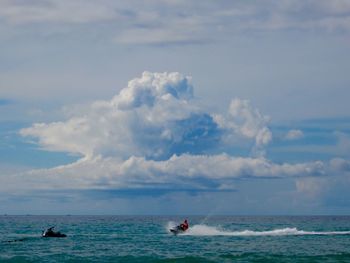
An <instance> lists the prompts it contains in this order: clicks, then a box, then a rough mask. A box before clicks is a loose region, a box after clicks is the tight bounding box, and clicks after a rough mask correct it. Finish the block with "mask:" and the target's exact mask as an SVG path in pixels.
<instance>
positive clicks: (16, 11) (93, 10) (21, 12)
mask: <svg viewBox="0 0 350 263" xmlns="http://www.w3.org/2000/svg"><path fill="white" fill-rule="evenodd" d="M0 16H2V17H4V18H5V19H6V20H7V21H8V22H10V23H15V24H24V23H47V22H55V23H91V22H96V21H105V20H111V19H115V18H117V13H116V12H115V11H114V10H113V6H110V5H109V3H108V2H107V1H104V2H103V4H101V3H98V2H96V1H90V0H88V1H82V0H73V1H66V0H60V1H55V0H38V1H35V0H28V1H11V0H4V1H1V3H0Z"/></svg>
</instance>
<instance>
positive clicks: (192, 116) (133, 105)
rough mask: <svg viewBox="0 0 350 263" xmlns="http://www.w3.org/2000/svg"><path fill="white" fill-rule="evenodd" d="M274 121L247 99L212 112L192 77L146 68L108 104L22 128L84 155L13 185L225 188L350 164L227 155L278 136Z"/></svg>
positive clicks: (54, 147)
mask: <svg viewBox="0 0 350 263" xmlns="http://www.w3.org/2000/svg"><path fill="white" fill-rule="evenodd" d="M211 116H214V117H211ZM268 122H269V118H268V117H267V116H265V115H263V114H261V113H260V111H259V110H258V109H256V108H254V107H253V106H252V105H251V104H250V102H249V101H247V100H240V99H238V98H236V99H234V100H232V102H231V104H230V106H229V110H228V112H227V113H226V114H211V113H209V112H206V111H205V109H204V108H203V107H200V106H199V105H196V103H194V101H193V87H192V84H191V78H190V77H185V76H183V75H181V74H180V73H176V72H173V73H151V72H144V73H143V74H142V76H141V77H140V78H135V79H133V80H131V81H129V83H128V85H127V87H125V88H124V89H122V90H121V91H120V93H119V94H118V95H116V96H115V97H114V98H112V100H110V101H96V102H94V103H92V104H91V105H90V106H88V107H86V108H85V110H83V109H80V110H79V111H78V112H77V113H76V114H74V113H72V112H71V113H70V118H69V119H68V120H67V121H61V122H53V123H38V124H34V125H33V126H32V127H29V128H25V129H22V130H21V134H22V135H23V136H31V137H35V138H37V139H38V144H39V145H40V146H41V147H42V148H43V149H45V150H51V151H64V152H69V153H74V154H80V155H81V156H82V159H80V160H79V161H77V162H76V163H72V164H69V165H65V166H60V167H55V168H52V169H43V170H34V171H31V172H29V173H26V174H22V175H17V176H13V177H11V178H9V179H8V183H7V185H9V184H12V185H16V184H17V183H18V181H21V180H23V181H22V183H23V184H24V185H26V186H28V185H30V186H31V187H32V188H42V189H44V188H45V187H53V188H55V187H56V188H67V187H68V188H138V187H140V188H142V187H162V188H167V187H168V188H176V187H180V188H186V187H187V188H199V189H208V188H209V189H213V188H214V189H222V188H223V186H225V185H226V184H229V185H230V184H232V182H230V180H232V179H235V178H240V177H269V178H281V177H300V176H316V175H324V174H327V173H328V172H329V171H333V170H336V171H338V170H339V169H338V168H339V167H340V166H341V167H344V164H343V162H342V163H341V164H339V163H340V161H339V160H338V161H337V160H334V162H332V163H331V164H325V163H323V162H319V161H316V162H309V163H296V164H289V163H283V164H277V163H273V162H271V161H269V160H268V159H266V158H265V157H263V156H262V155H260V157H233V156H230V155H228V154H225V153H222V152H229V150H230V149H231V147H234V145H235V142H236V141H237V140H238V141H241V140H243V139H244V140H247V141H250V142H251V143H250V147H252V146H251V145H253V150H257V149H258V150H263V147H264V146H266V145H267V144H268V143H269V142H270V141H271V139H272V134H271V131H270V130H269V128H268V126H267V125H268ZM235 137H236V140H233V139H232V138H235ZM237 138H238V139H237ZM231 139H232V140H231ZM230 140H231V141H230ZM228 142H229V143H228ZM332 167H333V168H332ZM334 167H335V168H334ZM331 168H332V169H333V170H332V169H331ZM22 183H20V184H22Z"/></svg>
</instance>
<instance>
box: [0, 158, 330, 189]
mask: <svg viewBox="0 0 350 263" xmlns="http://www.w3.org/2000/svg"><path fill="white" fill-rule="evenodd" d="M324 173H325V165H324V164H323V163H322V162H310V163H301V164H288V163H285V164H275V163H272V162H270V161H269V160H267V159H265V158H242V157H232V156H229V155H227V154H219V155H211V156H209V155H190V154H183V155H180V156H176V155H173V156H172V157H171V158H169V159H168V160H164V161H155V160H147V159H145V158H144V157H135V156H131V157H130V158H129V159H127V160H125V161H123V160H121V159H118V158H111V157H107V158H102V157H96V158H85V159H81V160H79V161H77V162H76V163H72V164H69V165H64V166H59V167H55V168H52V169H42V170H33V171H31V172H27V173H23V174H18V175H12V176H9V177H7V178H6V180H5V181H3V182H1V185H2V187H3V188H4V189H22V188H27V189H67V188H68V189H72V188H73V189H75V188H77V189H87V188H100V189H106V188H113V189H121V188H165V189H222V186H223V185H226V183H228V184H230V180H232V179H235V178H240V177H266V178H283V177H302V176H318V175H323V174H324ZM1 179H4V178H0V180H1Z"/></svg>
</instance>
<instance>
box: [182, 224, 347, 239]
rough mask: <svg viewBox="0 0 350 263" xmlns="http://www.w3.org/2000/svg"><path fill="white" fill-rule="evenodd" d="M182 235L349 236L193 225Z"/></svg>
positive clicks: (334, 232)
mask: <svg viewBox="0 0 350 263" xmlns="http://www.w3.org/2000/svg"><path fill="white" fill-rule="evenodd" d="M184 235H191V236H302V235H350V231H322V232H321V231H304V230H298V229H297V228H289V227H287V228H281V229H274V230H268V231H252V230H242V231H227V230H224V229H220V228H217V227H212V226H207V225H194V226H192V227H190V228H189V230H188V231H187V232H186V233H185V234H184Z"/></svg>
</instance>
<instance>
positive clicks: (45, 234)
mask: <svg viewBox="0 0 350 263" xmlns="http://www.w3.org/2000/svg"><path fill="white" fill-rule="evenodd" d="M53 229H54V227H50V228H48V229H47V230H45V231H44V232H43V234H42V237H66V236H67V235H66V234H62V233H61V232H59V231H57V232H55V231H53Z"/></svg>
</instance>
